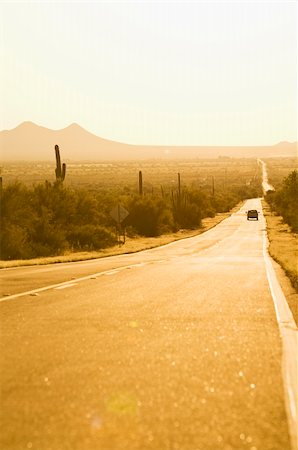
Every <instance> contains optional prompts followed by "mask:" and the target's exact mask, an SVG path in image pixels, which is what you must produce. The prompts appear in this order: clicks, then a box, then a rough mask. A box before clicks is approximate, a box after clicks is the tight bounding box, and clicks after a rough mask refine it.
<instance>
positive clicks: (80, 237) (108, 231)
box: [1, 160, 261, 260]
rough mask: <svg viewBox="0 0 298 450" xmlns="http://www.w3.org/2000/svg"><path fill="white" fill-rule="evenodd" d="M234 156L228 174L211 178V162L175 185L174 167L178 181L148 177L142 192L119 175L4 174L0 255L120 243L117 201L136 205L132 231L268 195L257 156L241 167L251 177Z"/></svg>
mask: <svg viewBox="0 0 298 450" xmlns="http://www.w3.org/2000/svg"><path fill="white" fill-rule="evenodd" d="M228 163H229V162H227V161H224V164H225V166H224V167H228V169H225V171H223V170H222V167H223V166H222V161H220V176H221V178H219V177H217V178H216V176H214V175H213V176H212V177H213V178H212V179H211V184H210V178H208V176H206V172H207V173H208V170H209V168H210V166H208V165H207V170H206V172H205V174H204V176H203V177H202V173H200V177H201V178H200V181H199V182H195V180H194V179H193V178H191V177H190V178H188V179H187V178H186V176H184V174H182V177H183V176H184V178H182V179H183V182H182V183H181V185H180V177H179V186H178V184H176V186H175V184H173V183H172V179H173V173H171V174H170V177H167V176H165V178H166V179H167V180H169V178H170V180H171V181H170V182H168V183H164V184H163V185H160V184H156V180H155V183H154V184H151V185H149V186H148V184H146V183H145V184H144V187H143V190H142V195H140V192H139V190H138V189H137V188H136V186H135V185H134V183H126V184H124V183H123V182H121V177H120V176H119V179H118V182H117V181H116V180H115V181H114V186H112V185H111V184H108V185H106V186H102V187H98V186H97V187H95V186H93V187H90V186H88V187H82V186H81V185H80V184H78V185H67V184H66V183H63V182H62V181H61V180H59V179H56V181H54V182H48V181H46V182H43V183H34V184H33V185H32V184H31V185H30V184H25V183H24V182H21V181H11V182H10V183H5V177H3V178H4V187H3V190H2V194H1V197H2V198H1V220H2V224H1V228H2V232H1V259H2V260H16V259H31V258H38V257H47V256H55V255H63V254H66V253H70V252H93V251H98V250H102V249H107V248H110V247H112V246H114V245H116V244H117V233H116V228H115V222H114V221H113V219H112V217H111V215H110V212H111V210H112V209H113V208H114V207H115V205H117V204H121V205H122V206H123V207H124V208H126V209H127V211H129V216H128V217H127V218H126V219H125V221H124V223H123V225H124V226H125V228H126V232H127V235H128V237H129V238H134V237H139V236H144V237H157V236H161V235H165V234H169V233H177V232H178V231H179V230H181V229H184V230H195V229H198V228H200V227H201V226H202V220H203V219H204V218H208V217H214V216H215V215H216V214H218V213H225V212H227V211H229V210H231V208H233V207H234V206H235V205H236V204H238V203H239V202H240V201H242V200H244V199H246V198H251V197H258V196H260V195H261V178H260V176H261V175H260V172H259V170H258V166H257V163H256V161H255V160H250V161H245V164H243V169H242V170H243V174H244V173H245V176H242V177H241V178H240V179H239V177H238V178H237V176H235V172H236V171H237V172H238V173H239V170H241V167H240V169H239V162H238V166H237V164H235V161H234V160H232V161H231V162H230V166H229V164H228ZM234 164H235V165H234ZM154 165H156V162H155V163H154ZM213 165H214V162H213ZM231 166H232V167H233V169H234V172H232V170H231ZM164 169H165V175H169V174H167V172H166V171H167V163H164ZM173 169H174V166H173ZM235 169H236V170H235ZM227 170H229V172H230V176H229V177H228V176H227ZM190 172H191V173H192V174H193V171H190ZM67 173H68V172H67ZM213 173H215V172H213ZM4 174H5V172H4ZM175 175H176V176H177V172H176V174H175ZM219 180H220V181H219ZM159 181H160V180H159V179H158V181H157V182H158V183H159ZM186 181H188V183H186Z"/></svg>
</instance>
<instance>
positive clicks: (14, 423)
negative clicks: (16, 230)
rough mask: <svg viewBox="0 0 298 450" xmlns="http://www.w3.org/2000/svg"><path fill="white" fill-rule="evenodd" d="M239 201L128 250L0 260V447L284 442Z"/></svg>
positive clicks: (255, 203)
mask: <svg viewBox="0 0 298 450" xmlns="http://www.w3.org/2000/svg"><path fill="white" fill-rule="evenodd" d="M247 209H258V210H259V211H261V204H260V200H249V201H248V202H247V203H246V204H245V205H244V207H243V208H242V210H240V211H239V212H238V213H235V214H234V215H232V216H231V217H230V218H228V219H226V220H225V221H223V222H221V223H220V224H219V225H218V226H217V227H215V228H214V229H212V230H209V231H208V232H206V233H204V234H202V235H199V236H197V237H194V238H189V239H185V240H182V241H178V242H175V243H172V244H169V245H166V246H164V247H160V248H157V249H152V250H149V251H144V252H140V253H137V254H134V255H125V256H123V255H122V256H119V257H111V258H105V259H102V260H97V261H90V262H84V263H72V264H59V265H54V266H46V267H45V266H42V267H27V268H20V269H10V270H2V271H1V273H0V275H1V279H2V284H4V285H5V289H4V294H9V295H10V296H8V297H3V298H4V301H2V302H1V303H0V309H1V347H2V349H1V350H2V352H1V355H2V356H1V386H2V392H1V394H2V395H1V397H2V398H1V400H2V407H1V422H2V424H1V449H3V450H4V449H5V450H12V449H13V450H25V449H30V448H32V449H37V450H50V449H52V450H54V449H55V450H66V449H69V450H76V449H78V450H79V449H80V450H85V449H86V450H87V449H88V450H97V449H100V450H147V449H148V450H149V449H152V450H217V449H218V450H221V449H224V450H242V449H243V450H244V449H245V450H290V448H291V446H290V438H289V431H288V423H287V417H286V406H285V404H286V402H285V395H284V387H283V379H282V357H281V355H282V343H281V338H280V333H279V328H278V325H277V321H276V315H275V311H274V305H273V301H272V297H271V293H270V289H269V285H268V281H267V277H266V267H265V261H264V254H263V244H264V242H263V230H264V227H265V222H264V219H263V216H262V215H261V216H260V220H259V221H247V220H246V216H245V213H244V211H245V210H247ZM25 291H29V292H30V293H28V294H25V295H22V292H25Z"/></svg>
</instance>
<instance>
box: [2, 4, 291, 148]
mask: <svg viewBox="0 0 298 450" xmlns="http://www.w3.org/2000/svg"><path fill="white" fill-rule="evenodd" d="M0 9H1V16H2V18H1V28H2V32H1V34H2V38H1V53H0V56H1V63H0V64H1V73H2V83H1V87H0V89H1V90H0V98H1V112H0V115H1V123H0V128H1V129H11V128H14V127H16V126H17V125H19V124H20V123H21V122H24V121H32V122H35V123H37V124H38V125H42V126H45V127H48V128H52V129H60V128H64V127H67V126H68V125H69V124H71V123H73V122H75V123H78V124H79V125H80V126H82V127H84V128H85V129H86V130H88V131H90V132H92V133H94V134H96V135H97V136H101V137H103V138H106V139H112V140H114V141H119V142H124V143H131V144H148V145H155V144H159V145H272V144H275V143H278V142H280V141H290V142H293V141H296V140H297V81H296V80H297V40H296V35H297V15H296V9H297V6H296V3H295V2H286V1H282V2H260V3H257V2H243V1H239V2H181V3H179V2H154V3H150V2H96V3H94V2H92V3H87V2H82V3H77V2H67V3H66V2H65V3H62V2H55V3H50V2H48V3H43V2H34V3H29V2H28V3H25V2H22V3H2V4H1V7H0Z"/></svg>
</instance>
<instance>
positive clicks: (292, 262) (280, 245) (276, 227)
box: [265, 170, 298, 292]
mask: <svg viewBox="0 0 298 450" xmlns="http://www.w3.org/2000/svg"><path fill="white" fill-rule="evenodd" d="M279 186H280V187H279V188H278V189H277V190H276V191H269V192H268V193H267V195H266V197H265V200H266V203H267V204H268V205H269V208H270V209H269V208H268V207H267V209H266V208H265V214H266V219H267V228H268V237H269V241H270V248H269V251H270V254H271V256H272V257H273V258H274V259H275V260H276V261H277V262H278V263H279V264H280V265H281V266H282V268H283V269H284V271H285V273H286V275H287V276H288V277H289V279H290V280H291V283H292V285H293V287H294V288H295V289H296V291H297V292H298V267H297V261H298V236H297V233H298V172H297V170H294V171H292V172H291V173H290V174H289V175H288V176H287V177H286V178H284V180H283V181H282V183H281V184H280V185H279Z"/></svg>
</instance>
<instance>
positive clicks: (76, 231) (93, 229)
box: [67, 225, 117, 250]
mask: <svg viewBox="0 0 298 450" xmlns="http://www.w3.org/2000/svg"><path fill="white" fill-rule="evenodd" d="M67 239H68V242H69V244H70V245H71V247H72V248H73V249H74V250H99V249H101V248H106V247H110V246H112V245H114V244H116V243H117V238H116V235H115V233H113V232H112V231H111V230H109V229H107V228H105V227H103V226H100V225H81V226H76V227H74V228H73V229H72V230H71V231H70V232H68V234H67Z"/></svg>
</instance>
